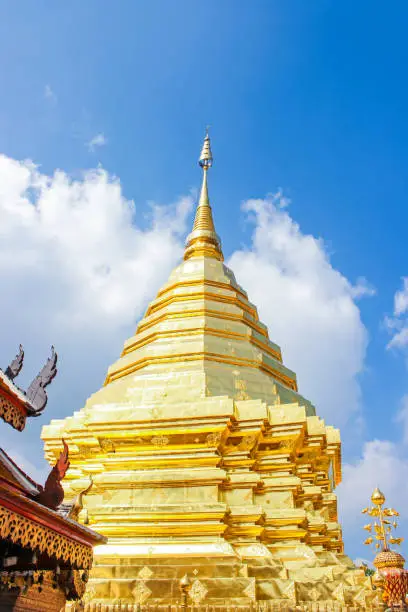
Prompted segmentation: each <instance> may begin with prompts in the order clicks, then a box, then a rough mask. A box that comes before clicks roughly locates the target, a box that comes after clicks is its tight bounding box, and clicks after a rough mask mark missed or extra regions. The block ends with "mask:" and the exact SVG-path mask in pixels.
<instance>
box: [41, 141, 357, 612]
mask: <svg viewBox="0 0 408 612" xmlns="http://www.w3.org/2000/svg"><path fill="white" fill-rule="evenodd" d="M211 165H212V153H211V146H210V139H209V136H208V134H207V136H206V138H205V141H204V146H203V150H202V153H201V156H200V166H201V167H202V169H203V184H202V188H201V193H200V198H199V203H198V207H197V211H196V216H195V220H194V225H193V230H192V232H191V234H190V235H189V236H188V238H187V243H186V249H185V254H184V260H183V262H182V263H181V264H180V265H179V266H178V267H177V268H176V269H175V270H174V271H173V272H172V274H171V275H170V278H169V280H168V282H167V283H166V284H165V286H164V287H163V288H162V289H161V290H160V291H159V293H158V295H157V297H156V299H155V300H153V302H152V303H151V304H150V305H149V307H148V309H147V311H146V314H145V316H144V317H143V319H142V320H141V321H140V323H139V325H138V327H137V330H136V333H135V335H134V336H132V337H131V338H130V339H129V340H128V341H127V342H126V343H125V346H124V350H123V352H122V355H121V357H120V358H119V359H118V361H116V363H114V364H113V365H112V366H111V367H110V368H109V370H108V375H107V377H106V381H105V385H104V386H103V387H102V389H100V390H99V391H97V392H96V393H95V394H94V395H92V396H91V397H90V398H89V400H88V401H87V403H86V405H85V407H84V408H83V409H81V410H80V411H79V412H75V413H74V415H73V416H72V417H68V418H67V419H65V420H63V421H52V422H51V424H50V425H49V426H47V427H45V428H44V430H43V438H44V440H45V447H46V455H47V457H48V458H49V460H52V459H53V458H54V455H55V453H56V452H57V449H58V448H59V445H60V439H61V437H62V436H63V437H64V438H65V439H66V440H67V441H68V443H69V446H70V450H71V468H70V471H69V473H68V475H67V478H66V481H68V483H69V484H68V487H67V495H68V496H69V495H74V494H75V492H76V491H78V490H79V489H80V488H81V487H82V488H83V487H84V486H85V485H86V484H87V483H88V481H89V475H92V477H93V480H94V487H93V489H92V490H91V492H90V493H89V495H88V496H87V498H86V503H87V515H88V517H89V522H90V525H91V526H92V528H93V529H95V530H97V531H100V532H101V533H103V534H104V535H106V536H107V537H108V544H107V545H106V546H102V547H100V548H99V549H97V550H96V551H95V557H96V561H97V564H96V567H95V569H94V570H93V579H92V581H91V589H90V590H89V591H88V598H89V599H90V600H92V601H94V602H100V603H117V602H118V601H119V600H120V601H121V602H122V603H124V604H131V603H133V604H134V603H135V602H136V603H137V602H139V603H144V602H145V601H149V602H152V603H158V604H171V603H175V601H176V600H178V599H179V597H180V590H179V584H178V581H179V580H180V579H181V578H182V577H183V576H184V575H185V574H186V573H189V575H190V579H191V582H192V586H191V589H190V591H189V597H190V598H191V600H192V601H193V602H194V603H195V604H196V605H202V606H203V609H205V605H207V604H214V603H220V602H221V603H222V602H224V603H225V604H228V605H235V606H243V607H241V608H239V607H238V608H237V609H242V610H244V609H245V610H247V609H248V606H249V605H250V603H251V602H254V601H255V600H258V599H262V600H281V601H285V602H286V603H295V602H296V601H311V602H317V601H321V602H325V601H326V600H330V601H333V600H336V601H340V602H346V603H347V602H348V601H351V600H353V601H354V602H355V605H356V604H357V603H358V601H359V600H360V602H361V605H362V607H363V608H364V606H365V603H366V594H365V590H364V584H365V583H364V580H365V577H364V573H363V572H359V571H358V570H356V569H354V568H353V564H352V563H351V561H350V560H349V559H348V558H347V557H345V556H344V555H343V553H342V550H343V543H342V539H341V529H340V526H339V524H338V522H337V501H336V496H335V494H334V493H333V488H334V486H335V484H336V483H338V482H339V481H340V479H341V463H340V438H339V433H338V431H337V430H335V429H334V428H332V427H330V426H326V425H325V423H324V422H323V420H322V419H320V418H319V417H318V416H316V413H315V409H314V407H313V405H312V404H311V403H310V402H308V401H307V400H306V399H304V398H303V397H302V396H301V395H299V393H298V391H297V382H296V377H295V374H294V373H293V372H292V371H291V370H289V369H288V368H287V367H286V366H285V365H284V364H283V362H282V355H281V351H280V348H279V347H278V346H277V345H276V344H274V343H273V342H271V340H270V339H269V336H268V331H267V328H266V327H265V325H264V324H263V323H262V322H261V321H260V320H259V317H258V313H257V309H256V307H255V306H254V305H253V304H252V303H251V302H250V301H249V299H248V296H247V294H246V292H245V291H244V290H243V289H242V288H241V287H240V285H239V284H238V283H237V281H236V279H235V276H234V274H233V272H232V271H231V270H230V269H229V268H228V267H227V266H225V264H224V263H223V255H222V250H221V242H220V240H219V238H218V236H217V234H216V232H215V226H214V221H213V215H212V211H211V205H210V200H209V196H208V185H207V178H208V177H207V175H208V170H209V168H210V167H211ZM346 576H347V578H345V577H346Z"/></svg>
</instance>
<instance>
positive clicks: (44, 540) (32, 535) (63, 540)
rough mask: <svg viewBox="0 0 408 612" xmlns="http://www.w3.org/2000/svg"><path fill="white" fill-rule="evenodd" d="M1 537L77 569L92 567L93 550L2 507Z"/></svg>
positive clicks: (0, 513)
mask: <svg viewBox="0 0 408 612" xmlns="http://www.w3.org/2000/svg"><path fill="white" fill-rule="evenodd" d="M0 537H1V538H2V539H5V538H8V539H9V540H11V541H12V542H14V544H20V545H21V546H23V547H25V548H30V549H32V550H34V549H38V550H39V551H40V552H41V553H46V554H47V555H49V556H50V557H56V558H57V559H62V560H63V561H66V562H67V563H70V564H72V565H73V566H75V567H80V568H84V569H90V568H91V567H92V559H93V553H92V548H91V547H89V546H85V545H84V544H80V543H79V542H75V541H73V540H71V539H69V538H67V537H65V536H63V535H60V534H59V533H56V532H55V531H53V530H51V529H47V527H44V526H42V525H39V524H38V523H35V522H34V521H32V520H30V519H28V518H26V517H24V516H20V515H19V514H16V513H15V512H12V511H11V510H8V509H7V508H4V507H3V506H0Z"/></svg>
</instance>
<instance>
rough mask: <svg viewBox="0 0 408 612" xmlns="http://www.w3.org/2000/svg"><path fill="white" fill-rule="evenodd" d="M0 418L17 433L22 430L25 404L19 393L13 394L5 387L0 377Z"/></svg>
mask: <svg viewBox="0 0 408 612" xmlns="http://www.w3.org/2000/svg"><path fill="white" fill-rule="evenodd" d="M13 386H14V385H13ZM0 417H1V418H2V419H3V420H4V421H5V422H6V423H9V425H11V426H12V427H14V429H17V430H18V431H22V430H23V429H24V427H25V423H26V419H27V407H26V402H25V401H24V400H23V398H21V397H20V393H13V389H10V386H9V385H6V383H5V382H4V380H3V378H2V377H0Z"/></svg>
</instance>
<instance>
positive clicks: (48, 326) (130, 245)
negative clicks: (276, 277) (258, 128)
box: [0, 155, 192, 464]
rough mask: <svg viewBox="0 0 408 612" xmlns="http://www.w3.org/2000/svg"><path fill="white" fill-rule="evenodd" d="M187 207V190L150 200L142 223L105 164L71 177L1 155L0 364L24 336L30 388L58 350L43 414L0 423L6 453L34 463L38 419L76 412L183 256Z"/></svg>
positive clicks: (37, 452) (38, 453) (24, 380)
mask: <svg viewBox="0 0 408 612" xmlns="http://www.w3.org/2000/svg"><path fill="white" fill-rule="evenodd" d="M191 205H192V201H191V198H189V197H187V198H181V199H180V200H179V201H178V202H177V203H176V204H174V205H172V206H169V207H162V208H158V207H152V208H151V213H150V221H149V220H147V221H146V219H145V216H143V224H145V223H146V222H147V227H143V226H142V225H141V218H142V217H141V215H140V213H138V210H137V208H136V206H135V204H134V203H133V202H131V201H129V200H126V199H125V198H124V196H123V194H122V190H121V185H120V183H119V181H118V180H116V179H114V178H112V177H110V176H109V175H108V173H107V172H105V171H104V170H101V169H99V170H91V171H88V172H86V173H84V175H83V177H82V179H81V180H73V179H72V178H70V177H69V176H68V175H66V174H65V173H64V172H61V171H58V172H56V173H55V174H54V175H53V176H46V175H44V174H41V173H40V172H39V171H38V170H37V168H36V167H35V166H34V165H33V164H32V163H30V162H18V161H15V160H13V159H10V158H8V157H6V156H4V155H0V218H1V224H0V277H1V290H2V299H1V300H0V320H1V321H2V339H1V343H0V364H1V365H2V366H3V367H5V366H6V365H7V363H8V362H9V361H10V359H11V358H12V357H13V356H14V354H15V350H16V349H17V347H18V344H19V342H22V343H23V344H24V346H25V352H26V358H25V365H24V368H23V372H22V374H21V375H20V377H19V379H18V384H21V385H22V386H26V385H27V384H28V383H29V382H30V380H31V378H32V377H33V376H35V375H36V373H37V372H38V370H39V369H40V368H41V366H42V365H43V363H44V361H45V359H46V358H47V356H48V354H49V350H50V346H51V344H54V345H55V347H56V349H57V352H58V354H59V363H58V368H59V372H58V375H57V377H56V379H55V381H53V383H52V385H51V387H50V388H49V389H50V391H49V393H50V402H49V405H48V406H47V408H46V411H45V413H44V415H43V416H42V417H41V418H40V419H29V421H28V423H27V426H26V430H25V431H24V432H22V433H21V434H20V433H18V432H8V431H6V432H5V434H4V431H5V430H4V428H5V427H6V428H7V426H5V424H4V423H3V426H2V425H1V422H0V439H1V445H2V446H3V447H5V450H6V451H7V450H11V451H13V449H15V448H18V452H19V453H20V455H21V456H25V457H26V459H25V461H27V457H30V460H32V461H31V462H38V464H39V461H40V458H41V456H42V444H41V442H40V439H39V432H40V428H41V426H42V424H44V422H48V421H49V420H50V418H56V417H58V416H65V415H67V414H70V413H71V412H73V411H74V410H77V409H78V408H80V407H81V406H82V405H83V403H84V400H85V399H86V397H87V396H88V395H90V393H91V392H93V391H94V390H96V389H97V388H98V387H99V386H100V385H101V383H102V382H103V378H104V374H105V372H106V368H107V366H108V365H109V363H111V362H112V361H114V360H115V358H116V357H117V355H118V354H119V353H120V350H121V347H122V345H123V342H124V340H125V339H126V337H128V336H129V335H131V333H132V332H133V330H134V326H135V324H136V319H137V317H138V316H140V315H141V313H142V308H143V307H144V306H145V304H146V302H147V300H148V299H152V298H153V297H154V296H155V295H156V293H157V291H158V289H159V287H160V286H161V285H162V284H163V283H164V282H165V280H166V279H167V277H168V274H169V272H170V270H171V268H172V267H173V266H174V265H175V264H176V262H177V261H178V260H179V258H180V257H181V255H182V237H181V236H182V235H184V233H185V231H186V225H185V221H186V215H187V214H188V212H189V210H190V208H191ZM1 427H3V429H1ZM9 429H10V428H9V427H8V428H7V430H9ZM14 434H16V435H14ZM33 449H36V450H35V451H34V450H33Z"/></svg>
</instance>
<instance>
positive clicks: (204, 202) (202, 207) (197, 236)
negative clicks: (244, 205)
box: [184, 132, 224, 261]
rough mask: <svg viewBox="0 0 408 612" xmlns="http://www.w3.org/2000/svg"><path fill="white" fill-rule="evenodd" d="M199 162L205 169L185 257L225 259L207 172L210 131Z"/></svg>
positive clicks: (210, 158) (209, 155)
mask: <svg viewBox="0 0 408 612" xmlns="http://www.w3.org/2000/svg"><path fill="white" fill-rule="evenodd" d="M198 163H199V165H200V166H201V168H202V169H203V182H202V185H201V191H200V198H199V200H198V206H197V211H196V215H195V219H194V225H193V231H192V232H191V234H190V235H189V236H188V237H187V241H186V249H185V252H184V259H190V258H191V257H200V256H203V255H204V256H207V257H214V258H215V259H218V260H219V261H223V260H224V257H223V254H222V250H221V240H220V238H219V237H218V236H217V234H216V231H215V226H214V220H213V216H212V210H211V205H210V199H209V197H208V185H207V172H208V169H209V168H211V166H212V164H213V156H212V152H211V142H210V137H209V135H208V132H207V133H206V135H205V138H204V144H203V148H202V149H201V155H200V158H199V160H198Z"/></svg>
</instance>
